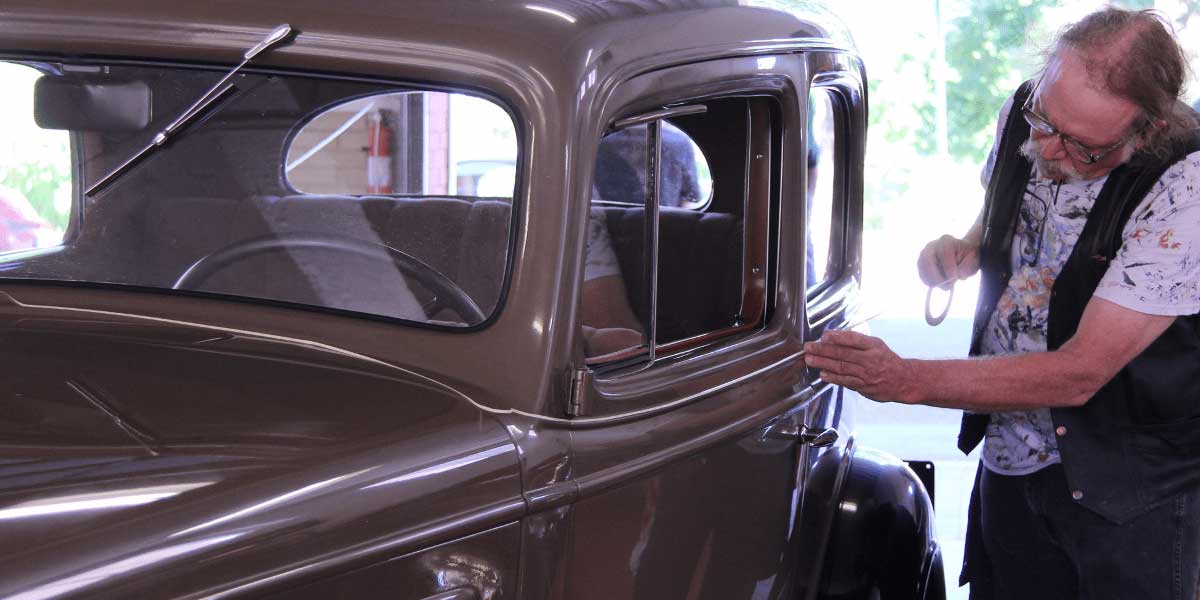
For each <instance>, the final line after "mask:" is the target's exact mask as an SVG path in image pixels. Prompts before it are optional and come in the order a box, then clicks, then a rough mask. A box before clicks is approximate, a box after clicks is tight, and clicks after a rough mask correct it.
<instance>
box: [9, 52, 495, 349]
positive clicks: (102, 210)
mask: <svg viewBox="0 0 1200 600" xmlns="http://www.w3.org/2000/svg"><path fill="white" fill-rule="evenodd" d="M4 66H5V67H6V68H8V69H20V70H23V72H25V73H29V74H30V76H31V78H32V80H33V81H34V85H33V87H32V88H30V86H29V85H28V84H26V86H25V88H23V90H24V91H23V92H22V93H23V99H24V104H23V105H13V106H11V110H9V111H5V113H6V118H17V119H21V118H23V119H24V120H25V121H28V122H32V121H33V116H34V115H36V117H37V127H36V128H35V129H36V132H35V133H36V134H37V135H38V136H45V139H47V140H59V141H57V142H54V144H57V145H51V142H40V141H39V142H37V143H38V144H41V145H40V146H37V148H36V149H39V152H40V149H41V148H42V147H43V146H45V147H46V148H52V149H55V151H57V152H58V153H59V154H56V155H55V156H54V157H49V158H42V156H41V155H40V154H38V152H35V151H34V150H35V148H34V147H33V145H32V144H33V142H29V144H30V147H29V148H27V149H26V150H25V151H24V152H18V153H11V152H10V153H9V154H8V155H6V156H5V157H3V158H4V161H5V162H4V164H2V165H0V174H5V173H19V172H20V169H30V168H34V167H36V168H41V169H43V170H46V171H48V172H52V173H56V174H57V175H55V177H57V179H55V181H58V182H60V183H59V187H57V188H55V191H53V192H39V193H40V194H41V195H36V194H35V195H33V196H29V194H28V193H27V192H26V195H27V197H28V200H29V202H28V204H30V205H32V206H33V207H34V214H35V216H38V217H40V219H41V220H40V221H37V223H39V226H40V227H47V228H49V229H51V230H53V231H58V232H59V234H57V235H60V236H61V232H62V231H63V227H64V225H65V223H66V222H67V221H66V220H65V218H64V217H63V216H62V214H63V213H62V211H61V210H60V209H61V207H62V206H63V204H62V203H64V202H65V205H66V206H67V207H70V206H71V203H72V201H73V202H74V204H75V205H76V207H77V211H78V215H77V219H78V223H77V224H74V225H72V230H71V235H70V236H68V237H67V238H66V240H67V241H66V242H65V243H62V244H61V246H59V247H58V248H57V249H55V250H54V251H53V252H49V253H42V254H38V255H36V256H25V255H14V258H9V259H5V260H6V262H3V263H0V272H2V274H0V277H5V278H20V279H35V280H58V281H81V282H89V283H99V284H109V285H129V286H137V287H139V288H154V289H159V290H169V291H174V292H179V293H187V294H202V295H219V296H221V297H226V298H234V299H241V300H252V301H263V302H271V303H282V304H286V305H291V306H296V307H312V308H319V309H324V310H336V311H353V312H356V313H364V314H368V315H374V316H382V317H388V318H394V319H401V320H404V321H409V322H415V323H421V324H425V325H433V326H444V327H470V326H475V325H479V324H481V323H483V322H485V321H486V320H487V319H488V318H489V317H490V316H491V315H492V314H493V313H494V312H495V311H496V307H497V306H498V305H499V299H500V297H501V295H502V292H503V286H504V282H505V269H506V265H507V262H508V261H507V255H508V252H509V246H510V235H511V230H512V223H513V210H512V206H513V202H512V199H513V198H514V197H515V196H516V193H517V191H516V178H515V176H514V174H515V172H516V167H515V166H516V162H517V155H518V144H517V136H516V128H515V125H514V122H513V120H512V118H511V117H510V116H509V114H508V112H507V111H506V110H505V108H504V107H502V106H501V105H500V104H498V103H496V102H494V101H492V100H490V99H487V98H483V97H481V96H479V95H478V94H466V93H456V92H446V91H441V90H436V91H435V90H423V89H420V87H418V86H400V85H397V84H394V83H387V82H365V81H349V80H343V79H325V78H320V77H310V76H291V75H286V74H280V73H254V72H243V73H239V74H238V75H236V76H235V77H234V78H233V79H231V82H232V84H233V88H232V90H231V91H230V92H229V93H227V94H226V95H225V96H224V97H223V98H222V100H221V101H220V102H219V103H217V104H216V106H215V108H214V109H213V110H211V111H210V112H209V113H208V114H205V115H204V116H202V117H201V118H199V119H197V120H196V121H195V122H194V123H192V124H191V125H189V126H187V127H186V128H185V129H182V130H180V132H179V133H178V134H176V136H175V137H173V138H172V139H171V140H170V141H169V142H168V143H166V144H164V145H162V146H161V147H159V148H157V149H156V150H155V151H153V152H151V153H150V154H149V155H148V156H147V157H146V158H145V159H143V160H141V161H140V162H137V163H136V164H134V165H133V166H132V167H131V168H129V169H126V170H124V171H123V172H122V174H121V175H120V176H119V177H117V178H116V179H115V180H114V181H113V182H112V183H110V184H109V185H107V186H106V187H104V188H103V189H101V190H99V191H98V192H96V193H93V194H86V193H83V192H81V191H75V194H74V198H72V195H71V193H70V192H71V190H72V186H71V182H72V181H73V180H75V181H76V182H77V183H78V184H79V185H77V186H76V187H77V188H79V189H81V190H86V189H87V187H88V186H91V185H93V184H95V183H96V182H97V181H100V180H101V178H103V177H105V176H106V175H107V174H109V173H110V172H112V171H113V170H114V169H116V168H117V167H118V166H120V165H122V164H123V163H124V162H125V161H126V160H128V159H129V157H131V156H133V155H134V154H135V153H136V152H137V151H138V150H140V149H141V148H143V147H145V146H146V145H147V144H150V143H151V141H152V140H153V139H154V137H155V135H156V134H157V133H158V132H159V131H161V130H162V129H163V128H164V127H166V125H167V124H169V123H170V122H171V121H172V120H174V119H175V118H176V117H177V116H178V115H179V114H180V113H181V112H182V111H183V110H185V109H186V108H187V107H188V106H190V105H191V104H192V103H193V102H194V101H195V100H196V99H197V98H198V97H199V96H200V95H201V94H203V93H204V92H205V90H207V89H208V88H209V87H210V86H211V85H212V84H213V83H214V82H216V81H217V80H219V79H220V78H221V76H222V75H223V74H224V70H223V69H200V68H180V67H174V66H171V67H168V66H160V65H153V64H142V65H136V64H128V63H120V64H98V63H86V64H82V63H80V64H73V63H62V62H52V63H47V62H19V61H11V62H9V63H7V64H5V65H4ZM6 72H7V71H6ZM8 137H9V138H10V139H11V138H12V137H13V136H8ZM29 139H30V140H34V139H37V140H40V139H42V138H41V137H30V138H29ZM66 140H72V141H71V142H70V143H68V142H67V141H66ZM6 143H9V142H8V141H7V140H6ZM67 148H71V152H70V153H68V152H67ZM47 152H48V150H47ZM43 154H45V153H43ZM71 154H73V155H74V156H75V157H76V158H75V163H74V164H72V163H71V161H70V160H69V156H70V155H71ZM47 156H49V155H47ZM64 157H66V158H64ZM33 159H37V160H38V161H40V162H32V163H31V162H29V161H31V160H33ZM22 161H25V162H22ZM30 165H32V166H30ZM52 168H53V169H60V170H58V171H49V170H50V169H52ZM7 177H9V179H6V180H5V181H13V180H12V179H11V175H9V176H7ZM62 182H65V183H62ZM5 185H6V186H8V187H14V186H13V184H11V183H6V184H5ZM64 185H65V188H64V187H63V186H64ZM64 189H65V190H66V191H65V192H64V191H63V190H64ZM35 191H36V190H35ZM56 201H57V202H59V204H55V202H56ZM39 206H41V207H49V208H42V209H38V207H39ZM68 212H70V211H69V210H68ZM55 219H57V220H55ZM47 239H48V240H51V241H49V242H46V243H57V242H54V241H53V240H54V238H52V237H47Z"/></svg>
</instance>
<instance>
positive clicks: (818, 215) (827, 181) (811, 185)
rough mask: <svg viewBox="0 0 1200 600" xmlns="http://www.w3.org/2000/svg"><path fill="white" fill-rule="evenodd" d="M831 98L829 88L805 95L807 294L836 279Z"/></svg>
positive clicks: (835, 176)
mask: <svg viewBox="0 0 1200 600" xmlns="http://www.w3.org/2000/svg"><path fill="white" fill-rule="evenodd" d="M834 94H836V92H834V91H833V90H831V89H829V88H813V89H812V91H811V92H810V94H809V103H808V107H809V113H808V157H807V165H808V179H807V198H806V202H805V208H806V217H805V223H806V235H805V244H806V246H807V248H806V253H805V282H806V283H805V285H806V286H807V289H808V290H809V291H810V292H811V291H814V290H816V289H818V288H820V287H821V286H822V285H823V284H825V283H827V282H828V281H829V280H830V279H832V278H833V277H834V276H836V275H837V273H835V272H834V265H835V264H836V262H835V261H836V260H837V258H838V256H837V253H836V248H837V246H836V244H838V243H840V239H839V236H837V235H836V233H837V229H836V228H837V227H840V225H841V221H840V219H835V218H834V213H835V212H836V211H835V209H836V207H837V206H839V202H838V194H837V193H836V191H837V187H836V184H837V182H838V177H839V176H840V173H838V171H837V168H838V166H837V165H838V161H837V156H838V152H839V151H840V148H839V147H838V139H837V126H836V125H837V114H836V113H835V112H834V111H835V106H838V104H836V96H834Z"/></svg>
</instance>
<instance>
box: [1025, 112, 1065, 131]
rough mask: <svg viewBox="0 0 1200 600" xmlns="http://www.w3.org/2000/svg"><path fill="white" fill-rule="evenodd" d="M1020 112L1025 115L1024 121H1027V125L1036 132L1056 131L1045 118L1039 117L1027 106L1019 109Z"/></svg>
mask: <svg viewBox="0 0 1200 600" xmlns="http://www.w3.org/2000/svg"><path fill="white" fill-rule="evenodd" d="M1021 114H1022V115H1023V116H1024V117H1025V122H1026V123H1029V126H1030V127H1032V128H1033V129H1034V130H1036V131H1037V132H1038V133H1042V134H1046V135H1053V134H1055V133H1057V132H1058V131H1057V130H1056V129H1054V126H1053V125H1051V124H1049V123H1047V122H1046V120H1045V119H1043V118H1041V117H1039V116H1038V115H1037V113H1035V112H1033V111H1032V110H1029V109H1028V108H1027V109H1025V110H1023V111H1021Z"/></svg>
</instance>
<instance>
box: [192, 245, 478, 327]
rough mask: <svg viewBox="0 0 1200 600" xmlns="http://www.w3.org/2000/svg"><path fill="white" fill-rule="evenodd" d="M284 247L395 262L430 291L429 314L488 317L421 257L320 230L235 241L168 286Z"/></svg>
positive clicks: (197, 281)
mask: <svg viewBox="0 0 1200 600" xmlns="http://www.w3.org/2000/svg"><path fill="white" fill-rule="evenodd" d="M284 249H305V250H319V251H325V252H340V253H344V254H353V255H355V256H359V257H363V258H367V259H371V260H378V261H386V262H389V263H391V264H393V265H395V266H396V268H398V269H399V270H400V272H401V273H402V274H403V275H404V276H406V277H410V278H412V279H415V280H417V282H418V283H420V284H421V285H422V286H424V287H425V288H426V289H428V290H429V291H431V292H433V294H434V296H435V298H434V300H433V301H432V302H430V303H429V304H427V305H426V306H424V307H422V308H424V309H425V311H426V312H427V313H428V314H434V313H436V312H437V311H438V310H440V309H441V308H442V307H446V308H449V309H450V310H453V311H454V312H456V313H458V315H459V316H460V317H462V318H463V320H464V321H466V322H467V323H471V324H474V323H481V322H483V321H484V319H486V318H487V315H485V314H483V311H482V310H480V309H479V305H478V304H475V301H474V300H472V299H471V296H470V295H469V294H467V292H466V290H464V289H462V286H460V285H458V284H457V283H455V282H453V281H451V280H450V278H449V277H446V276H445V275H443V274H442V272H441V271H438V270H437V269H435V268H433V267H432V266H430V265H429V264H428V263H426V262H424V261H422V260H421V259H419V258H417V257H415V256H413V255H411V254H409V253H407V252H405V251H403V250H399V249H397V248H393V247H391V246H387V245H385V244H378V243H374V242H364V241H361V240H355V239H351V238H345V237H339V236H331V235H324V234H319V233H285V234H281V235H268V236H263V237H258V238H250V239H245V240H241V241H239V242H234V243H232V244H229V245H228V246H225V247H224V248H221V249H219V250H216V251H214V252H211V253H209V254H207V255H205V256H203V257H201V258H200V259H199V260H197V261H196V262H194V263H192V266H190V267H188V268H187V269H186V270H185V271H184V272H183V274H181V275H180V276H179V279H176V280H175V283H174V285H172V286H171V289H175V290H194V289H197V288H199V286H200V285H201V284H203V283H204V282H205V281H206V280H207V279H208V278H209V277H211V276H212V275H213V274H214V273H216V272H217V271H220V270H221V269H224V268H226V267H228V266H229V265H232V264H233V263H236V262H238V261H242V260H245V259H248V258H253V257H255V256H259V255H262V254H266V253H268V252H275V251H278V250H284Z"/></svg>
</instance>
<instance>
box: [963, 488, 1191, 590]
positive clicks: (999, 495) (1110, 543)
mask: <svg viewBox="0 0 1200 600" xmlns="http://www.w3.org/2000/svg"><path fill="white" fill-rule="evenodd" d="M978 485H980V486H981V487H980V490H979V491H980V494H981V495H980V500H981V506H980V508H981V514H982V518H981V525H982V531H981V534H982V538H983V545H984V548H986V553H987V557H986V560H987V562H988V563H989V564H988V566H989V567H990V572H991V577H978V578H976V579H975V580H974V581H972V582H971V600H1037V599H1041V598H1045V599H1046V600H1070V599H1073V598H1086V599H1088V600H1098V599H1101V598H1112V599H1114V600H1158V599H1161V600H1168V599H1171V600H1197V598H1198V597H1200V596H1198V594H1200V590H1198V588H1197V579H1198V576H1200V497H1198V496H1200V494H1198V493H1197V490H1191V491H1189V492H1186V493H1183V494H1180V495H1179V496H1176V497H1175V498H1172V499H1171V500H1168V501H1166V502H1163V503H1162V504H1159V505H1157V506H1155V507H1153V508H1151V509H1149V510H1147V511H1146V512H1145V513H1143V514H1141V515H1140V516H1138V517H1135V518H1133V519H1131V520H1130V521H1128V522H1126V523H1123V524H1121V525H1117V524H1114V523H1113V522H1111V521H1109V520H1107V519H1105V518H1103V517H1101V516H1099V515H1097V514H1096V513H1093V512H1092V511H1090V510H1088V509H1086V508H1084V507H1082V506H1080V505H1078V504H1077V503H1076V502H1075V501H1074V500H1072V499H1071V492H1070V491H1069V490H1068V488H1067V481H1066V477H1065V475H1064V472H1063V467H1062V465H1053V466H1051V467H1047V468H1045V469H1042V470H1040V471H1038V472H1036V473H1032V474H1029V475H1023V476H1008V475H998V474H996V473H992V472H991V471H988V470H987V469H986V468H985V469H983V475H982V477H981V478H980V480H979V484H978Z"/></svg>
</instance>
